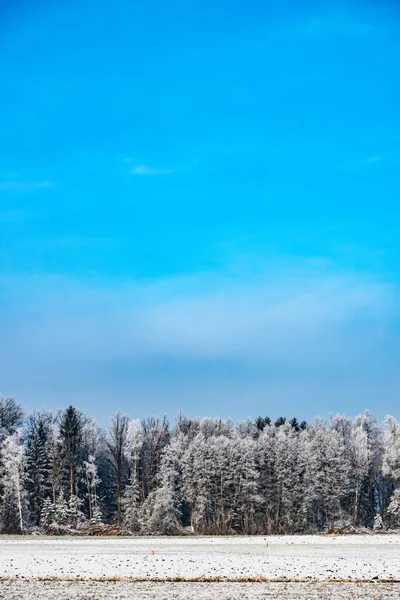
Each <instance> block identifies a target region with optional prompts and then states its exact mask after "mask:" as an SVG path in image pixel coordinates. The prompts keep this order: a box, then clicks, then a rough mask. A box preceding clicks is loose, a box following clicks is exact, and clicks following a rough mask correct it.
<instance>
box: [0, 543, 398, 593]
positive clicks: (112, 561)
mask: <svg viewBox="0 0 400 600" xmlns="http://www.w3.org/2000/svg"><path fill="white" fill-rule="evenodd" d="M153 551H154V554H153ZM258 577H259V578H263V579H267V580H275V583H238V582H240V581H241V580H246V579H255V578H258ZM0 578H3V582H2V583H0V598H7V599H8V598H34V597H36V598H43V599H45V598H86V597H87V598H89V597H90V598H103V597H104V598H110V599H111V598H154V597H157V598H185V599H186V598H198V599H203V598H211V597H218V598H220V599H228V598H232V599H233V598H239V597H240V598H252V599H253V598H273V597H274V598H282V599H286V598H287V599H289V598H290V599H292V598H307V599H308V598H325V597H326V598H342V597H343V598H376V599H378V598H397V599H398V598H400V583H396V582H399V581H400V536H396V535H381V536H378V535H370V536H339V537H327V536H296V537H294V536H284V537H228V538H222V537H214V538H212V537H200V538H156V537H147V538H122V539H121V538H119V539H117V538H44V537H36V538H33V537H29V538H28V537H25V538H24V537H2V538H0ZM40 578H42V579H43V578H44V579H47V580H48V581H45V582H43V581H42V582H40V581H34V580H35V579H36V580H37V579H40ZM53 578H55V579H57V580H59V581H49V580H52V579H53ZM112 578H118V579H122V580H124V579H125V581H118V582H116V583H114V582H106V581H104V580H107V579H108V580H110V579H112ZM176 578H182V579H184V580H193V579H198V578H204V579H206V580H212V579H215V578H222V579H225V578H227V579H233V580H236V582H237V583H215V582H212V583H193V582H190V583H165V580H173V579H176ZM77 579H85V580H88V581H86V582H79V583H78V582H77V581H76V580H77ZM134 579H139V580H142V582H141V583H132V580H134ZM282 579H286V580H288V581H290V582H297V583H291V584H290V585H289V584H288V583H277V582H276V580H282ZM15 580H17V581H15ZM60 580H64V581H63V582H61V581H60ZM65 580H66V581H65ZM99 580H103V581H99ZM126 580H131V581H126ZM143 580H144V581H143ZM335 580H336V581H341V582H343V581H345V582H349V583H330V584H329V583H328V582H329V581H331V582H333V581H335ZM360 580H362V582H363V583H362V584H359V583H355V582H357V581H360ZM154 581H159V582H160V583H154ZM310 581H312V582H315V581H317V582H320V583H304V582H310ZM382 581H385V582H392V583H383V582H382ZM161 582H164V583H161ZM300 582H301V583H300ZM350 582H353V583H350ZM368 582H372V583H368ZM154 586H155V587H154ZM332 586H333V589H334V595H332V592H331V591H329V590H330V588H331V587H332ZM79 590H80V591H79ZM295 590H297V591H295ZM346 590H347V591H346ZM351 590H352V591H351ZM217 591H218V594H217ZM317 592H318V593H317ZM350 592H351V594H353V595H350ZM354 592H357V594H356V595H354ZM316 593H317V595H315V594H316ZM372 593H373V595H371V594H372ZM274 594H275V595H274ZM277 594H278V595H277ZM343 594H347V595H343Z"/></svg>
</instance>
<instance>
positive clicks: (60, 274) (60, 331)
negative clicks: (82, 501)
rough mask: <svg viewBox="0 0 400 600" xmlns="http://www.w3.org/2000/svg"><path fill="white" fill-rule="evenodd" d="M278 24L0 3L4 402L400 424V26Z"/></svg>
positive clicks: (154, 7)
mask: <svg viewBox="0 0 400 600" xmlns="http://www.w3.org/2000/svg"><path fill="white" fill-rule="evenodd" d="M277 4H278V3H276V2H269V1H268V0H263V1H262V2H261V1H256V0H250V1H247V2H239V1H237V2H233V1H232V0H230V1H229V2H228V1H218V0H217V1H216V0H213V1H212V2H211V1H209V0H202V1H201V2H200V1H199V2H197V1H193V2H188V1H185V2H183V1H182V2H179V1H178V2H173V3H165V2H159V1H157V2H155V1H153V2H151V1H150V2H146V3H138V2H128V1H125V0H116V1H114V2H113V3H109V2H103V1H102V0H97V1H96V2H94V1H93V0H88V1H87V2H84V3H82V2H77V1H76V0H68V2H65V1H64V0H60V1H59V2H57V3H51V2H48V1H45V0H43V1H42V2H37V1H35V0H31V1H30V2H27V1H18V0H14V1H13V2H9V1H5V0H2V1H1V0H0V12H1V18H0V52H1V55H2V56H3V60H2V61H1V63H0V80H1V88H2V93H1V95H0V109H1V110H0V132H1V133H0V232H1V236H0V341H1V343H0V390H1V392H2V393H3V394H8V395H14V396H15V397H16V398H17V399H18V400H19V401H21V402H22V403H23V404H24V405H25V406H26V407H27V409H28V410H31V409H34V408H36V409H39V408H42V407H46V408H56V407H62V406H64V405H65V404H66V403H73V404H75V405H77V406H78V407H80V408H81V409H82V410H85V411H88V412H89V413H91V414H94V415H96V416H97V417H98V418H99V419H100V420H101V421H103V422H106V420H107V418H108V416H109V415H110V414H111V413H113V412H114V410H116V409H117V408H121V409H122V410H124V411H125V412H127V413H129V414H130V415H131V416H132V417H137V416H139V417H140V416H144V415H146V414H148V413H151V414H163V413H166V414H167V415H169V416H170V417H173V415H174V414H175V413H176V412H177V410H178V409H180V408H182V409H183V410H184V411H185V412H187V413H188V414H189V415H191V416H194V415H198V414H199V415H209V416H214V415H215V416H220V417H224V418H225V417H232V418H234V419H240V418H245V417H247V416H257V415H258V414H269V415H271V416H272V417H274V418H275V417H277V416H279V415H280V414H286V415H287V416H292V415H296V416H298V417H299V418H306V419H311V418H313V417H315V416H316V415H322V416H328V415H329V413H330V412H336V411H343V412H345V413H347V414H355V413H358V412H360V411H362V410H364V409H365V408H369V409H371V410H372V411H374V412H375V413H376V414H377V415H378V416H379V418H382V417H383V416H384V415H385V414H386V413H392V414H395V415H396V416H398V417H400V412H399V408H398V406H399V392H400V369H399V368H398V366H399V360H400V327H399V306H400V302H399V301H400V291H399V285H400V271H399V267H400V236H399V224H400V223H399V221H400V219H399V217H400V209H399V192H400V175H399V173H400V109H399V106H400V69H399V62H400V61H399V58H400V35H399V34H400V10H399V6H398V4H397V2H394V1H385V0H381V1H379V2H377V1H369V2H367V1H352V2H350V1H349V2H342V3H341V2H336V1H335V2H333V1H326V2H321V1H319V2H311V1H305V2H297V1H294V0H293V1H289V0H286V1H284V2H281V3H279V6H277ZM4 57H5V58H6V60H4Z"/></svg>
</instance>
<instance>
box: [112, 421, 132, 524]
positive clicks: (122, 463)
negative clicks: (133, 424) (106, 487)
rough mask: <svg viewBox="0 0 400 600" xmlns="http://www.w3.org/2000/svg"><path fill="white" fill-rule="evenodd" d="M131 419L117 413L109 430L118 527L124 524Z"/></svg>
mask: <svg viewBox="0 0 400 600" xmlns="http://www.w3.org/2000/svg"><path fill="white" fill-rule="evenodd" d="M128 424H129V418H128V417H127V416H126V415H123V414H122V413H121V412H117V413H116V414H115V415H114V417H113V418H112V420H111V425H110V427H109V430H108V436H107V448H108V453H109V461H110V464H111V467H112V469H113V473H114V487H115V504H116V517H117V526H118V527H121V523H122V493H123V489H124V485H125V483H126V480H127V471H128V466H127V460H126V456H125V454H124V449H125V444H126V435H127V431H128Z"/></svg>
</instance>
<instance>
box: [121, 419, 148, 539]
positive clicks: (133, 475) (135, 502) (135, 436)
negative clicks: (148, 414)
mask: <svg viewBox="0 0 400 600" xmlns="http://www.w3.org/2000/svg"><path fill="white" fill-rule="evenodd" d="M142 447H143V431H142V424H141V422H140V421H139V420H138V419H134V420H132V421H129V423H128V427H127V432H126V438H125V444H124V449H123V450H124V455H125V458H126V460H127V462H128V465H129V470H130V478H129V483H128V485H127V486H126V488H125V490H124V493H123V497H122V518H123V525H124V527H125V529H127V530H129V531H131V532H135V531H139V530H140V526H141V523H140V516H141V510H140V503H139V498H140V493H139V478H138V464H139V458H140V452H141V450H142Z"/></svg>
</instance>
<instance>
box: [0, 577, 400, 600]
mask: <svg viewBox="0 0 400 600" xmlns="http://www.w3.org/2000/svg"><path fill="white" fill-rule="evenodd" d="M3 585H4V587H1V584H0V598H1V599H4V600H89V599H90V600H350V599H351V600H399V598H400V584H395V583H392V584H382V583H380V584H377V583H369V584H368V583H367V584H365V583H122V582H117V583H105V582H93V581H91V582H85V583H79V584H78V583H71V582H63V583H61V582H36V583H34V582H17V583H13V584H12V585H7V586H6V585H5V584H3Z"/></svg>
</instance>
